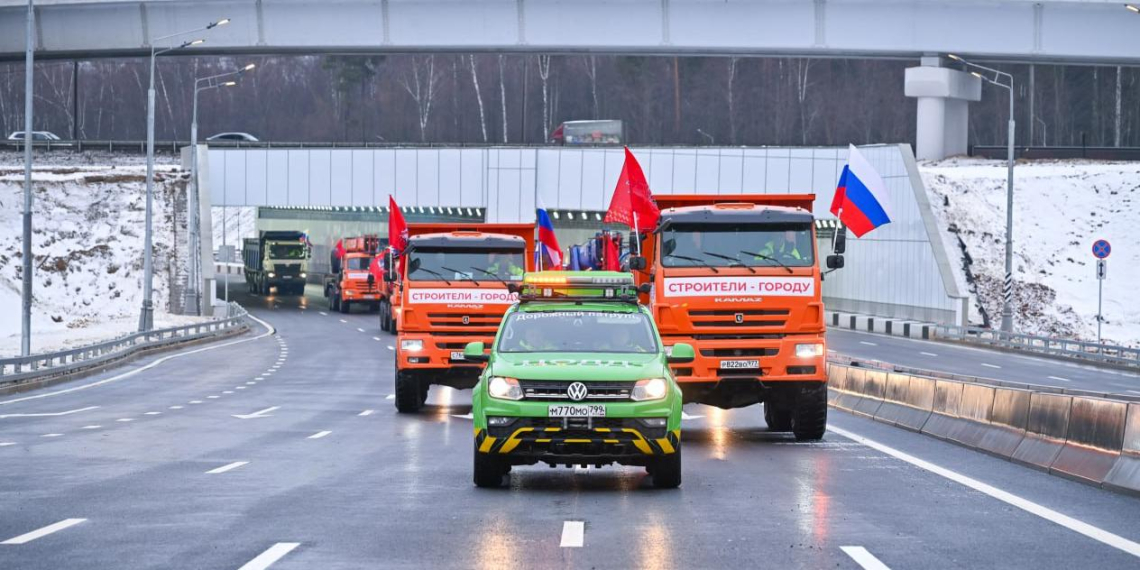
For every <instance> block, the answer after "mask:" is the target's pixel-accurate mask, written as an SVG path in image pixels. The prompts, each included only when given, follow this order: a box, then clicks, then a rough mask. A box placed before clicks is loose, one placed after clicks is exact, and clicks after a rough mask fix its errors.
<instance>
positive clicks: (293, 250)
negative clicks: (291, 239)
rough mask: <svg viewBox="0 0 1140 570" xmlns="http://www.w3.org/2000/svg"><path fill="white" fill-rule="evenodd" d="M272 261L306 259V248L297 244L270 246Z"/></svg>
mask: <svg viewBox="0 0 1140 570" xmlns="http://www.w3.org/2000/svg"><path fill="white" fill-rule="evenodd" d="M269 258H270V259H305V246H303V245H301V244H297V243H291V244H286V243H275V244H272V245H270V246H269Z"/></svg>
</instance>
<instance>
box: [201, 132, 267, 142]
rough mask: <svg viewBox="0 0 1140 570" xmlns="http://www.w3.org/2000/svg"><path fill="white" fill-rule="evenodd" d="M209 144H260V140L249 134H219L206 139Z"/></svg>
mask: <svg viewBox="0 0 1140 570" xmlns="http://www.w3.org/2000/svg"><path fill="white" fill-rule="evenodd" d="M206 140H207V141H209V142H260V139H258V138H257V137H255V136H253V135H251V134H249V133H239V132H232V133H218V134H216V135H213V136H211V137H207V138H206Z"/></svg>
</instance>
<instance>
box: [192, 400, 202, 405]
mask: <svg viewBox="0 0 1140 570" xmlns="http://www.w3.org/2000/svg"><path fill="white" fill-rule="evenodd" d="M190 403H191V404H201V403H202V400H190Z"/></svg>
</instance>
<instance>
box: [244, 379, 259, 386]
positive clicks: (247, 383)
mask: <svg viewBox="0 0 1140 570" xmlns="http://www.w3.org/2000/svg"><path fill="white" fill-rule="evenodd" d="M254 384H257V382H254V381H252V380H251V381H249V382H246V383H245V385H246V386H253V385H254Z"/></svg>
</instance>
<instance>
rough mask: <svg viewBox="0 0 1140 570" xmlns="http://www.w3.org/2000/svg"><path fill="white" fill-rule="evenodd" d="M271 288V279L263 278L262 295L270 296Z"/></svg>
mask: <svg viewBox="0 0 1140 570" xmlns="http://www.w3.org/2000/svg"><path fill="white" fill-rule="evenodd" d="M270 288H271V285H269V281H266V280H264V279H263V280H262V281H261V294H262V295H265V296H266V297H268V296H269V289H270Z"/></svg>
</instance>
